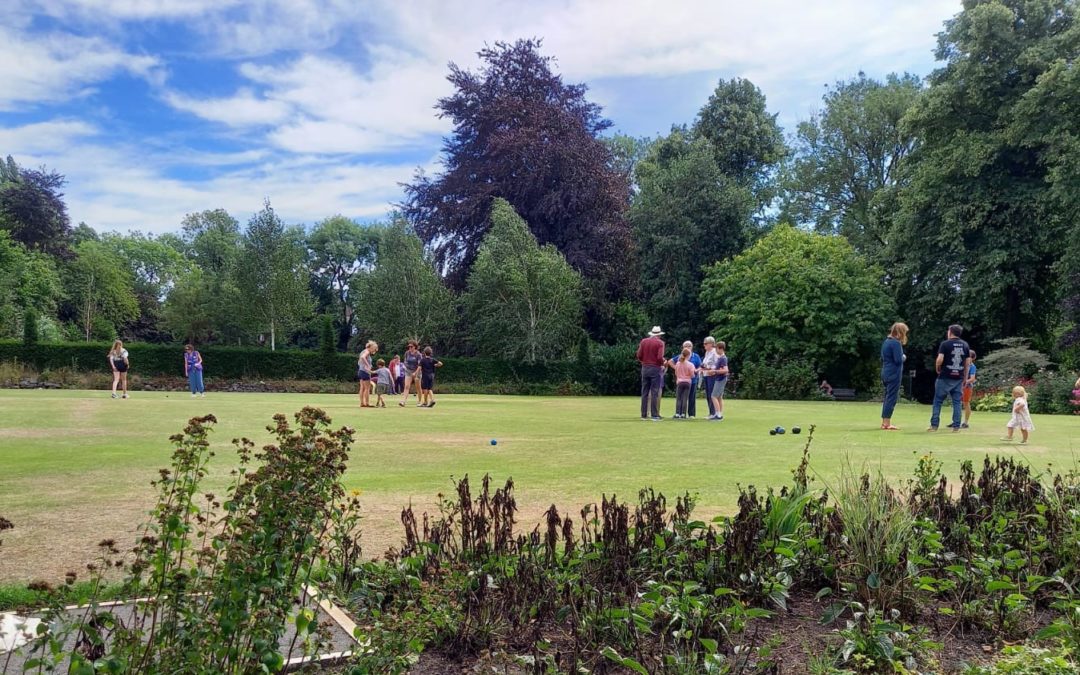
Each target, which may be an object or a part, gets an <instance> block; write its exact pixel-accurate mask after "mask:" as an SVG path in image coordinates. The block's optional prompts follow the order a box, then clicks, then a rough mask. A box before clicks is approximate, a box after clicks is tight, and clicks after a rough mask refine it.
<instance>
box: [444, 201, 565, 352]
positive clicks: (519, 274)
mask: <svg viewBox="0 0 1080 675" xmlns="http://www.w3.org/2000/svg"><path fill="white" fill-rule="evenodd" d="M581 287H582V282H581V276H580V275H579V274H578V273H577V272H576V271H574V269H573V268H572V267H571V266H570V265H569V264H568V263H567V262H566V259H565V258H563V256H562V254H560V253H559V251H558V249H556V248H555V247H554V246H552V245H550V244H547V245H544V246H540V245H539V243H537V241H536V238H535V237H534V236H533V235H532V233H531V232H529V227H528V225H527V224H526V223H525V221H524V220H523V219H522V218H521V216H519V215H518V214H517V212H516V211H514V207H512V206H511V205H510V204H509V202H507V201H506V200H503V199H496V200H494V201H493V202H492V206H491V226H490V229H489V230H488V235H487V236H486V237H484V243H483V244H482V245H481V246H480V251H479V252H478V253H477V256H476V263H475V264H474V265H473V268H472V271H471V272H470V273H469V280H468V289H467V290H466V292H465V294H464V295H463V296H462V306H463V307H464V310H465V319H466V321H467V325H468V332H469V339H470V340H471V341H472V344H473V345H474V346H475V348H476V350H477V352H479V353H480V354H483V355H485V356H493V357H500V358H507V359H520V360H524V361H526V362H529V363H534V362H536V361H538V360H541V359H549V358H565V357H566V354H567V353H569V352H570V351H571V350H572V349H573V348H574V346H575V345H576V344H577V341H578V339H579V337H580V335H581V319H582V303H581Z"/></svg>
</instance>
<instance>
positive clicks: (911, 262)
mask: <svg viewBox="0 0 1080 675" xmlns="http://www.w3.org/2000/svg"><path fill="white" fill-rule="evenodd" d="M1076 13H1077V5H1076V3H1075V2H1073V1H1071V0H967V1H966V2H965V3H964V9H963V11H961V12H960V13H959V14H958V15H956V17H955V18H953V19H951V20H949V21H947V22H946V24H945V30H944V31H943V32H942V33H940V34H939V37H938V47H937V53H936V55H937V58H938V59H939V60H940V61H941V62H942V63H943V65H942V66H941V67H940V68H939V69H938V70H936V71H935V72H934V73H933V74H932V75H931V76H930V79H929V82H930V87H929V89H928V90H927V91H926V92H925V93H924V94H923V95H922V96H921V97H919V99H918V100H917V101H916V103H915V105H914V106H913V107H912V109H911V111H910V112H909V114H908V116H907V118H906V124H907V125H909V130H910V133H912V134H914V135H915V136H917V137H918V139H919V143H918V146H917V147H916V148H915V150H914V151H913V153H912V154H911V156H910V159H911V161H910V162H909V163H908V166H909V170H910V179H909V180H910V185H908V186H907V187H906V188H905V189H904V190H902V192H901V194H900V201H899V205H900V209H899V212H898V220H897V226H896V227H895V228H894V230H893V237H892V239H891V241H890V242H889V245H890V252H889V253H890V255H889V257H890V259H889V260H888V264H887V269H888V271H889V273H890V275H891V276H892V283H893V284H894V285H895V288H896V294H897V299H898V301H899V304H900V307H901V310H902V313H903V314H905V315H906V316H909V317H912V318H913V319H914V320H915V325H914V326H913V340H914V341H915V342H916V344H917V345H920V344H921V345H926V346H928V341H932V340H933V339H934V338H936V337H937V336H936V333H937V331H926V330H918V329H919V328H920V327H921V325H920V324H921V323H922V322H924V321H932V322H934V323H940V322H942V321H959V322H960V323H962V324H965V325H966V326H968V327H970V328H973V333H974V337H975V339H976V340H979V339H981V340H983V341H986V340H994V339H998V338H1002V337H1009V336H1017V335H1022V336H1029V337H1037V336H1046V335H1048V333H1049V331H1050V329H1051V327H1052V326H1053V325H1054V324H1055V323H1056V316H1057V311H1056V310H1057V303H1058V297H1059V294H1058V293H1057V292H1056V288H1055V284H1054V282H1055V280H1056V277H1055V275H1054V272H1053V269H1054V263H1055V261H1056V260H1057V259H1058V257H1059V256H1060V255H1061V250H1062V245H1061V241H1062V238H1063V237H1064V236H1065V234H1066V232H1065V225H1066V223H1067V222H1069V221H1070V220H1071V219H1075V212H1072V213H1069V212H1062V211H1061V210H1060V209H1059V208H1057V207H1055V206H1054V204H1053V201H1052V200H1051V199H1049V198H1050V196H1051V195H1052V190H1053V187H1052V182H1051V180H1050V178H1051V176H1050V173H1051V169H1050V167H1049V166H1048V163H1047V159H1048V158H1049V157H1050V154H1048V151H1050V150H1052V148H1053V142H1052V141H1051V139H1050V138H1048V137H1047V136H1046V135H1043V136H1042V137H1041V138H1040V136H1039V135H1038V134H1030V133H1028V134H1020V133H1018V131H1020V130H1026V131H1029V132H1030V130H1031V129H1032V128H1033V127H1034V128H1041V129H1051V128H1054V127H1055V126H1057V125H1058V124H1059V122H1058V121H1059V120H1063V119H1064V118H1066V117H1071V118H1073V119H1075V118H1076V116H1077V115H1078V114H1080V111H1078V109H1077V108H1076V107H1075V106H1074V105H1069V104H1068V103H1064V104H1059V103H1060V102H1059V101H1058V100H1057V99H1056V97H1055V98H1053V104H1052V105H1047V106H1044V107H1040V108H1039V109H1037V110H1032V109H1030V108H1025V107H1024V106H1023V105H1022V103H1023V102H1024V101H1025V99H1027V98H1028V97H1029V96H1030V95H1032V92H1033V91H1035V90H1037V89H1038V87H1039V83H1040V81H1041V80H1043V78H1046V77H1050V76H1052V73H1054V72H1055V69H1060V68H1062V67H1066V68H1074V67H1075V64H1076V62H1077V58H1078V57H1080V40H1078V39H1077V32H1076V28H1075V23H1076ZM1060 64H1069V65H1068V66H1062V65H1060ZM1026 115H1034V116H1035V120H1031V119H1023V118H1024V116H1026ZM1073 166H1075V165H1073ZM1073 176H1074V177H1075V174H1073ZM1072 185H1073V186H1074V188H1075V185H1076V183H1075V182H1073V183H1072ZM931 333H934V335H931Z"/></svg>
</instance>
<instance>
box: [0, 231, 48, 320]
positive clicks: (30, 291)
mask: <svg viewBox="0 0 1080 675" xmlns="http://www.w3.org/2000/svg"><path fill="white" fill-rule="evenodd" d="M62 293H63V287H62V286H61V283H60V274H59V272H58V271H57V269H56V264H55V262H54V260H53V259H52V258H51V257H50V256H47V255H44V254H42V253H39V252H37V251H30V250H28V249H27V248H26V247H25V246H23V245H22V244H21V243H19V242H17V241H14V240H13V239H12V238H11V235H9V234H8V233H7V232H5V231H3V230H0V337H8V338H13V337H17V336H18V327H19V324H20V320H21V317H22V316H23V315H24V314H25V312H26V310H31V311H33V312H34V313H35V314H37V315H39V316H48V317H53V316H55V313H56V308H57V304H58V302H59V301H60V298H61V295H62Z"/></svg>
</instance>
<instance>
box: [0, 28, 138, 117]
mask: <svg viewBox="0 0 1080 675" xmlns="http://www.w3.org/2000/svg"><path fill="white" fill-rule="evenodd" d="M0 63H4V64H6V65H5V66H4V67H3V68H0V111H2V110H14V109H17V108H19V107H20V106H21V105H25V104H39V103H51V102H58V101H66V100H69V99H71V98H75V97H79V96H83V95H86V94H88V93H90V92H91V91H92V90H93V89H92V87H93V85H95V84H97V83H98V82H101V81H104V80H107V79H109V78H111V77H113V76H114V75H116V74H117V73H121V72H127V73H131V74H134V75H139V76H143V77H150V76H152V75H153V74H154V69H155V68H156V67H157V66H158V63H159V62H158V60H157V59H156V58H155V57H152V56H145V55H138V54H131V53H128V52H126V51H124V50H123V49H120V48H119V47H116V46H115V45H113V44H111V43H109V42H107V41H106V40H103V39H100V38H95V37H80V36H77V35H71V34H66V33H49V34H44V35H30V34H28V33H26V32H25V31H22V32H16V31H13V30H9V29H5V28H0Z"/></svg>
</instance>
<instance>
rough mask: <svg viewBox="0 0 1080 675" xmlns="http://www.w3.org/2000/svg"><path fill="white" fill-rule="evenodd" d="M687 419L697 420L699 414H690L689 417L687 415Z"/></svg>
mask: <svg viewBox="0 0 1080 675" xmlns="http://www.w3.org/2000/svg"><path fill="white" fill-rule="evenodd" d="M686 419H690V420H696V419H697V416H696V415H690V416H689V417H687V418H686Z"/></svg>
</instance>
